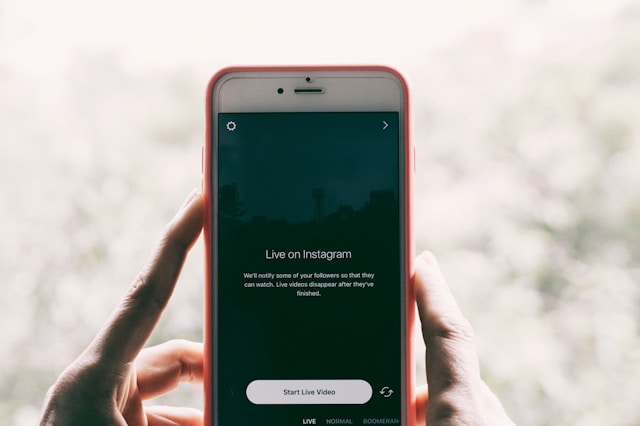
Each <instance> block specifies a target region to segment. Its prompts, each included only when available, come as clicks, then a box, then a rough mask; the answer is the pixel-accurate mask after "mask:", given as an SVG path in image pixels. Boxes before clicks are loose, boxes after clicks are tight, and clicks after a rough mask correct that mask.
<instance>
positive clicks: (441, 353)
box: [414, 252, 514, 426]
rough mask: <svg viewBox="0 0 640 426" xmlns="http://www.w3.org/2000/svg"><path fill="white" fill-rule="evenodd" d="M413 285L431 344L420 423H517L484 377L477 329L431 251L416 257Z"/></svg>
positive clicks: (488, 425)
mask: <svg viewBox="0 0 640 426" xmlns="http://www.w3.org/2000/svg"><path fill="white" fill-rule="evenodd" d="M414 289H415V294H416V301H417V304H418V312H419V314H420V322H421V323H422V335H423V337H424V341H425V344H426V347H427V355H426V356H427V362H426V366H427V386H425V387H423V388H422V389H420V390H419V391H418V398H417V406H418V410H417V411H418V412H417V419H418V424H419V425H425V424H426V425H427V426H449V425H451V426H453V425H455V426H461V425H464V426H467V425H469V426H480V425H486V426H507V425H510V426H513V425H514V423H513V422H512V421H511V420H510V419H509V417H508V416H507V414H506V412H505V411H504V408H503V407H502V404H500V401H499V400H498V398H497V397H496V396H495V395H494V394H493V392H491V390H490V389H489V387H488V386H487V384H486V383H485V382H484V381H483V380H482V378H481V377H480V367H479V365H478V355H477V353H476V349H475V346H474V344H473V329H472V328H471V325H470V324H469V322H468V321H467V320H466V319H465V318H464V317H463V315H462V312H460V308H458V304H457V303H456V301H455V299H454V298H453V295H452V294H451V291H450V290H449V287H448V286H447V283H446V281H445V279H444V277H443V276H442V272H441V271H440V266H439V265H438V261H437V260H436V258H435V257H434V256H433V254H431V253H429V252H425V253H423V254H421V255H420V256H418V258H417V260H416V272H415V277H414ZM425 422H426V423H425Z"/></svg>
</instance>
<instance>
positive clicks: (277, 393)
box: [247, 379, 373, 405]
mask: <svg viewBox="0 0 640 426" xmlns="http://www.w3.org/2000/svg"><path fill="white" fill-rule="evenodd" d="M372 394H373V389H372V388H371V385H370V384H369V383H367V382H366V381H364V380H360V379H354V380H254V381H253V382H251V383H249V386H247V398H249V401H251V402H252V403H254V404H256V405H281V404H285V405H287V404H365V403H367V402H368V401H369V400H370V399H371V395H372Z"/></svg>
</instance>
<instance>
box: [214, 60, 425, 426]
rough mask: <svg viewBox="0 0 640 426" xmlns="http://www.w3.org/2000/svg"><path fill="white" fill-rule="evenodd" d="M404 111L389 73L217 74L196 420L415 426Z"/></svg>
mask: <svg viewBox="0 0 640 426" xmlns="http://www.w3.org/2000/svg"><path fill="white" fill-rule="evenodd" d="M408 105H409V99H408V89H407V84H406V82H405V79H404V78H403V77H402V76H401V75H400V74H399V73H398V72H396V71H395V70H393V69H390V68H386V67H293V68H292V67H287V68H282V67H275V68H273V67H271V68H230V69H225V70H222V71H220V72H219V73H218V74H216V75H215V76H214V77H213V78H212V79H211V81H210V83H209V86H208V90H207V104H206V111H207V112H206V120H207V132H206V143H205V147H204V153H203V170H204V173H203V186H204V193H205V196H206V199H207V217H206V220H205V222H206V224H205V241H206V243H205V245H206V249H205V252H206V281H207V283H206V292H205V293H206V294H205V302H206V309H205V311H206V314H205V325H204V330H205V336H204V340H205V420H206V422H205V424H207V425H220V426H236V425H237V426H248V425H251V426H255V425H264V426H289V425H291V426H293V425H305V424H307V425H380V424H384V425H412V424H413V423H414V418H415V407H414V391H413V387H414V379H413V375H414V367H413V359H412V351H411V335H412V333H411V327H412V325H413V315H414V304H413V295H412V290H411V286H410V285H409V280H410V276H411V263H412V262H411V260H412V259H413V244H412V239H411V227H410V222H411V221H410V217H411V214H410V212H411V208H410V204H411V197H410V182H411V175H412V172H413V148H412V145H411V143H410V138H409V130H410V129H409V124H408V123H409V107H408Z"/></svg>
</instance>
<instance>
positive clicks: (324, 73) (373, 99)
mask: <svg viewBox="0 0 640 426" xmlns="http://www.w3.org/2000/svg"><path fill="white" fill-rule="evenodd" d="M307 77H311V78H310V80H311V81H308V79H307ZM302 87H312V88H322V89H323V90H324V92H323V93H320V94H319V93H295V91H294V90H295V89H296V88H302ZM279 88H283V89H284V90H283V93H279V91H278V89H279ZM313 111H335V112H340V111H397V112H398V113H399V117H400V120H399V121H400V128H399V131H400V132H399V135H400V141H401V144H400V145H401V146H400V156H399V158H400V170H401V173H400V175H401V182H400V188H403V189H404V191H403V192H402V193H401V197H402V199H401V200H400V206H401V209H402V213H401V215H402V217H403V218H404V223H403V224H401V230H400V231H401V238H402V242H403V243H402V244H401V247H400V250H401V258H402V259H404V268H403V271H402V272H403V276H402V277H401V278H402V280H401V282H402V283H403V287H404V288H403V289H402V291H403V292H404V295H405V298H404V299H405V303H404V305H403V306H402V312H403V315H402V322H403V327H402V329H403V331H404V333H405V335H404V336H403V339H402V342H403V347H402V353H403V354H404V356H403V357H402V370H403V371H404V376H403V378H402V380H403V388H404V389H403V390H404V392H402V398H403V406H404V407H405V408H406V410H405V411H404V412H403V413H402V424H403V425H414V424H415V391H414V386H415V377H414V376H415V367H414V365H415V363H414V354H413V345H412V338H413V334H414V333H413V327H414V316H415V314H414V312H415V309H414V295H413V287H412V285H411V277H412V276H413V258H414V244H413V233H412V227H411V224H412V214H411V199H412V197H411V192H412V184H411V183H412V176H413V172H414V170H415V162H414V161H415V160H414V149H413V146H412V143H411V138H410V129H411V126H410V116H409V111H410V109H409V90H408V84H407V82H406V79H405V78H404V77H403V76H402V75H401V74H400V73H399V72H398V71H396V70H394V69H392V68H389V67H384V66H329V67H315V66H314V67H230V68H225V69H223V70H221V71H219V72H218V73H217V74H215V75H214V76H213V77H212V78H211V80H210V82H209V85H208V88H207V98H206V120H207V121H206V140H205V145H204V148H203V161H202V163H203V193H204V195H205V199H206V203H205V204H206V216H205V226H204V238H205V274H206V277H205V280H206V285H205V321H204V341H205V362H204V384H205V424H207V425H209V424H212V421H213V419H214V418H217V415H215V413H216V412H217V407H216V405H215V404H214V403H213V396H214V392H215V388H216V386H217V382H216V378H215V377H213V372H214V371H217V357H215V352H214V348H213V341H214V340H215V336H216V335H217V333H216V329H215V323H214V321H213V320H214V318H213V312H214V306H213V305H214V302H213V301H214V300H215V299H216V289H215V287H214V284H213V276H214V273H215V271H216V270H217V264H216V257H214V256H213V254H214V253H216V252H217V241H216V239H215V238H213V235H214V233H215V232H216V229H214V228H215V223H214V221H213V214H214V212H215V211H216V203H217V195H216V188H217V182H216V176H215V174H214V167H213V164H212V163H213V161H212V160H213V153H214V152H215V147H216V137H217V132H218V123H217V117H218V113H221V112H313Z"/></svg>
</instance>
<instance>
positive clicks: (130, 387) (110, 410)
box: [40, 191, 204, 426]
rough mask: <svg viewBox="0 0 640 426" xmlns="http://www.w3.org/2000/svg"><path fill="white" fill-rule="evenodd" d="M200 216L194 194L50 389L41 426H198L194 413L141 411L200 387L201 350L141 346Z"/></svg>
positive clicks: (177, 344)
mask: <svg viewBox="0 0 640 426" xmlns="http://www.w3.org/2000/svg"><path fill="white" fill-rule="evenodd" d="M203 216H204V203H203V198H202V196H201V194H199V193H198V192H196V191H194V192H193V193H192V194H191V195H190V196H189V198H187V200H186V201H185V203H184V204H183V206H182V208H181V209H180V211H179V212H178V213H177V214H176V216H175V217H174V218H173V219H172V220H171V222H170V223H169V224H168V225H167V227H166V228H165V230H164V233H163V236H162V238H161V240H160V243H159V244H158V246H157V248H156V250H155V252H154V254H153V255H152V257H151V259H150V261H149V263H148V264H147V266H146V267H145V268H143V270H142V271H141V272H140V274H138V276H137V278H136V279H135V280H134V282H133V284H131V287H130V288H129V291H128V292H127V294H126V295H125V296H124V298H123V299H122V300H121V301H120V303H119V304H118V306H117V307H116V309H115V311H114V312H113V313H112V314H111V316H110V317H109V319H108V320H107V323H106V324H105V326H104V327H103V328H102V330H100V332H99V333H98V335H97V336H96V338H95V339H94V340H93V342H91V344H90V345H89V347H88V348H87V349H86V350H85V351H84V352H83V353H82V354H81V355H80V356H79V357H78V359H76V360H75V361H74V362H73V364H71V365H70V366H69V367H68V368H67V369H66V370H65V371H64V372H63V373H62V374H61V375H60V377H59V378H58V380H57V381H56V382H55V384H54V385H53V386H52V387H51V388H50V389H49V392H48V394H47V398H46V401H45V407H44V411H43V414H42V419H41V421H40V424H41V425H136V426H138V425H145V426H146V425H176V424H180V425H202V422H203V420H202V413H201V412H200V411H198V410H195V409H189V408H182V407H181V408H172V407H144V406H143V405H142V401H144V400H146V399H149V398H153V397H155V396H158V395H161V394H164V393H166V392H168V391H170V390H171V389H173V388H175V387H176V386H177V385H178V383H179V382H181V381H186V382H191V383H198V382H201V381H202V374H203V373H202V358H203V354H202V344H198V343H192V342H187V341H183V340H174V341H170V342H167V343H164V344H161V345H159V346H155V347H152V348H148V349H144V350H142V347H143V346H144V344H145V343H146V341H147V339H148V338H149V336H150V335H151V332H152V331H153V329H154V327H155V325H156V323H157V322H158V320H159V319H160V315H161V314H162V311H163V310H164V308H165V306H166V304H167V302H168V301H169V298H170V297H171V294H172V292H173V288H174V287H175V283H176V281H177V279H178V275H179V274H180V270H181V269H182V265H183V263H184V259H185V257H186V255H187V252H188V251H189V249H190V248H191V246H192V245H193V244H194V242H195V240H196V238H197V237H198V235H199V234H200V231H201V229H202V223H203Z"/></svg>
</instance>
